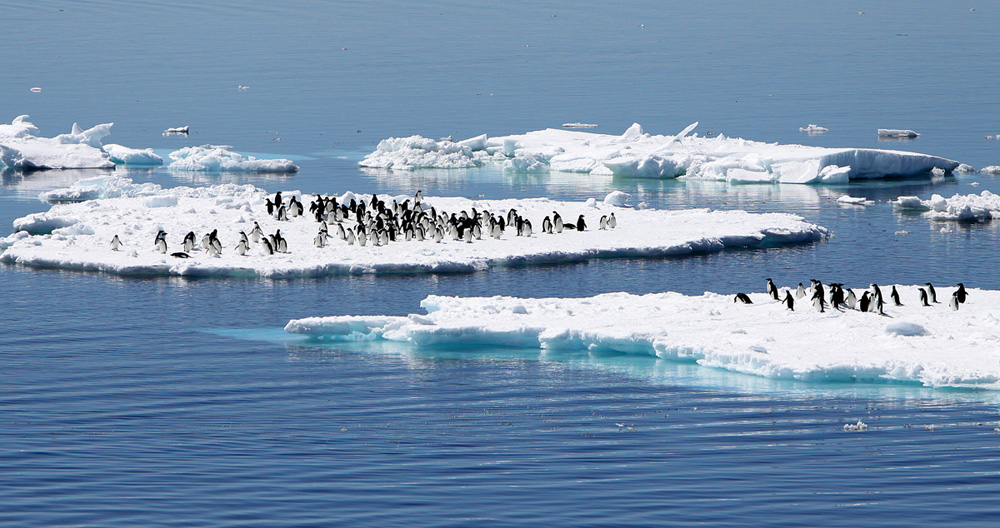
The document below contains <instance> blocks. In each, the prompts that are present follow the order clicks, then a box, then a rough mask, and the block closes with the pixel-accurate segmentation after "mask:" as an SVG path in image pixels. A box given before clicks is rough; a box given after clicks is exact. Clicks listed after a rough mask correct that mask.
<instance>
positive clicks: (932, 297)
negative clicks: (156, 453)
mask: <svg viewBox="0 0 1000 528" xmlns="http://www.w3.org/2000/svg"><path fill="white" fill-rule="evenodd" d="M927 295H928V296H929V297H930V300H931V302H932V303H936V302H938V300H937V292H936V291H934V285H933V284H931V283H929V282H928V283H927Z"/></svg>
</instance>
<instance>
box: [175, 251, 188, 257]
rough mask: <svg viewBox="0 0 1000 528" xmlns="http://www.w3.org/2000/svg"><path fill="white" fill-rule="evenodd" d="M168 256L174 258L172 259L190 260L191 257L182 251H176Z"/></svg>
mask: <svg viewBox="0 0 1000 528" xmlns="http://www.w3.org/2000/svg"><path fill="white" fill-rule="evenodd" d="M170 256H171V257H174V258H191V255H188V254H187V253H185V252H183V251H178V252H176V253H171V254H170Z"/></svg>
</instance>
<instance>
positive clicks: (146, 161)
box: [104, 143, 163, 166]
mask: <svg viewBox="0 0 1000 528" xmlns="http://www.w3.org/2000/svg"><path fill="white" fill-rule="evenodd" d="M104 152H107V153H108V156H111V161H113V162H114V163H115V164H117V165H146V166H154V165H163V158H162V157H160V155H158V154H156V153H155V152H153V149H151V148H147V149H134V148H129V147H124V146H122V145H116V144H114V143H109V144H107V145H104Z"/></svg>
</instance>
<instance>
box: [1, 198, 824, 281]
mask: <svg viewBox="0 0 1000 528" xmlns="http://www.w3.org/2000/svg"><path fill="white" fill-rule="evenodd" d="M616 196H618V195H616ZM291 197H297V198H298V199H299V200H300V201H301V202H302V203H303V205H304V206H305V208H306V209H307V210H306V211H305V212H304V215H303V216H298V217H295V216H289V217H288V219H287V220H278V219H276V218H275V215H274V214H268V212H267V210H266V208H265V200H266V199H268V195H267V194H266V193H265V192H264V191H262V190H260V189H257V188H255V187H253V186H249V185H232V184H227V185H215V186H211V187H199V188H188V187H177V188H171V189H161V188H160V187H159V186H157V185H154V184H134V183H132V182H131V180H129V179H126V178H95V179H91V180H85V181H82V182H80V183H79V184H78V185H76V186H74V187H73V188H70V189H65V190H61V191H56V192H50V193H45V194H44V195H43V199H45V200H48V201H59V202H65V201H76V200H87V201H83V202H80V203H60V204H57V205H53V206H52V207H51V208H50V210H49V211H47V212H43V213H36V214H30V215H27V216H24V217H21V218H18V219H17V220H15V221H14V229H15V231H16V232H15V233H14V234H12V235H10V236H8V237H6V238H0V261H2V262H8V263H17V264H22V265H27V266H36V267H50V268H63V269H73V270H86V271H101V272H105V273H113V274H139V275H143V274H144V275H203V276H259V277H272V278H291V277H306V276H320V275H331V274H362V273H401V272H402V273H410V272H470V271H480V270H486V269H488V268H490V267H492V266H524V265H535V264H547V263H560V262H580V261H586V260H590V259H597V258H615V257H636V258H644V257H663V256H671V255H688V254H693V253H704V252H714V251H721V250H723V249H725V248H746V247H750V248H759V247H772V246H779V245H785V244H800V243H809V242H814V241H818V240H821V239H822V238H824V237H825V236H826V234H827V230H826V229H825V228H823V227H820V226H818V225H815V224H812V223H809V222H807V221H805V220H804V219H802V218H801V217H799V216H795V215H791V214H783V213H767V214H756V213H749V212H746V211H739V210H736V211H712V210H708V209H691V210H679V211H665V210H652V209H644V210H636V209H631V208H625V207H616V206H613V205H609V204H608V203H604V202H602V201H598V200H594V199H591V200H588V201H587V202H558V201H553V200H549V199H545V198H536V199H510V200H485V199H479V200H470V199H466V198H446V197H427V198H424V200H423V204H422V207H423V209H424V211H425V212H428V211H429V210H430V208H431V207H434V208H435V210H436V214H437V215H438V217H440V216H441V215H442V214H447V215H449V216H450V215H452V214H455V215H458V216H461V214H462V212H463V211H465V212H467V214H469V215H470V216H473V215H474V214H475V213H474V212H473V211H472V209H473V208H475V209H476V211H478V213H479V214H481V215H487V214H491V215H495V216H497V217H499V216H504V217H505V218H510V217H511V216H508V215H509V214H510V213H511V209H514V210H516V213H517V214H518V215H520V216H522V217H523V218H525V219H527V220H528V221H530V222H531V224H532V225H533V232H532V233H531V234H530V236H517V234H516V233H515V230H514V229H513V227H512V226H509V227H508V228H507V229H506V231H504V232H503V233H498V236H499V238H494V237H492V236H490V233H489V231H488V229H484V230H483V231H484V232H483V233H482V236H481V237H479V236H477V237H475V238H470V239H462V240H454V239H453V237H451V236H444V237H443V239H442V240H440V241H437V242H436V241H435V240H434V239H433V238H432V237H431V236H430V233H431V232H432V231H433V230H429V231H428V236H427V238H426V239H425V240H418V239H417V238H413V239H412V240H407V238H408V237H404V236H403V234H402V232H401V231H397V232H398V233H399V234H398V235H397V236H396V240H395V241H384V240H380V241H379V242H376V241H375V240H368V241H367V242H368V243H367V244H366V245H362V243H361V240H360V236H357V238H356V240H357V243H355V238H354V237H355V236H356V235H353V234H352V236H351V238H350V239H349V240H343V239H341V238H340V236H339V230H340V227H343V228H344V229H345V230H353V231H356V230H357V227H358V225H357V222H356V220H355V219H354V218H355V217H354V216H350V217H349V218H350V219H343V218H338V217H336V216H335V215H333V214H330V215H328V217H327V223H328V227H327V233H328V235H329V236H327V237H323V240H321V241H320V242H323V244H322V245H323V246H324V247H318V246H317V243H318V237H317V234H318V233H319V231H320V226H321V225H322V224H321V223H319V222H317V221H316V219H315V217H314V216H313V215H312V214H311V213H310V212H309V211H308V207H309V206H310V204H311V203H312V202H313V201H314V200H315V197H314V196H311V195H306V196H303V195H301V193H299V192H297V191H292V192H287V193H284V200H285V203H287V202H288V200H289V199H290V198H291ZM369 198H370V197H361V196H357V195H354V194H353V193H345V194H343V195H341V196H339V197H337V199H338V202H339V203H340V204H342V205H346V204H348V203H349V202H350V200H351V199H356V200H359V201H368V199H369ZM379 198H380V200H383V201H384V202H386V203H387V204H392V203H393V201H394V200H395V201H396V202H397V203H398V204H403V203H404V201H405V200H410V203H411V204H412V202H413V199H414V197H412V196H397V197H392V196H381V197H379ZM612 201H614V200H612ZM556 210H558V211H559V213H560V215H561V216H562V217H563V218H564V219H565V221H566V223H567V224H569V223H576V222H577V219H578V218H579V217H580V216H581V215H582V216H584V218H585V222H586V224H587V227H586V229H585V230H584V231H578V230H570V229H568V228H567V229H566V230H564V231H563V232H561V233H553V234H549V233H543V232H542V228H543V220H544V218H545V217H546V216H551V215H553V211H556ZM612 214H614V215H615V219H616V227H611V226H608V227H607V228H605V229H602V227H605V226H604V225H602V222H601V218H602V217H607V218H606V220H607V219H609V218H610V216H611V215H612ZM255 222H257V223H259V225H260V228H261V230H262V231H263V232H264V233H265V234H267V235H270V234H273V233H275V232H276V231H277V230H280V232H281V235H282V237H283V238H284V239H286V240H287V245H288V250H287V252H279V253H275V254H268V253H267V252H266V249H265V246H264V245H263V242H261V243H255V242H251V243H250V244H249V247H247V248H245V253H246V254H245V255H241V254H239V252H238V251H236V249H235V248H236V246H237V245H238V243H239V242H240V231H243V232H245V233H247V234H248V235H250V234H251V232H252V230H253V229H254V223H255ZM655 225H663V226H669V228H668V229H667V228H665V229H650V226H655ZM160 230H163V231H165V232H166V243H167V252H166V253H162V252H160V251H157V248H155V247H154V240H155V238H156V235H157V233H158V232H159V231H160ZM213 230H218V234H217V237H218V239H219V241H220V242H221V246H222V252H221V254H212V253H213V252H210V251H207V248H203V247H201V244H196V245H195V247H194V248H193V249H192V250H191V251H184V250H183V249H182V248H183V245H182V241H183V239H184V237H185V235H186V234H187V233H188V232H194V233H195V235H196V240H197V241H201V240H202V237H203V236H204V235H205V234H207V233H210V232H211V231H213ZM368 232H369V233H370V232H371V229H370V228H369V229H368ZM116 235H117V236H118V238H119V240H120V241H121V243H122V246H121V247H120V248H119V250H118V251H114V250H112V248H111V247H110V244H111V241H112V239H113V238H114V237H115V236H116ZM181 251H184V252H185V253H186V254H187V256H188V257H190V258H175V257H172V256H171V254H172V253H175V252H181Z"/></svg>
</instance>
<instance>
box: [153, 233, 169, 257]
mask: <svg viewBox="0 0 1000 528" xmlns="http://www.w3.org/2000/svg"><path fill="white" fill-rule="evenodd" d="M153 245H154V246H155V247H156V250H157V251H159V252H160V253H166V252H167V233H166V232H164V231H163V230H162V229H161V230H160V232H159V233H157V234H156V239H155V240H154V241H153Z"/></svg>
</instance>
